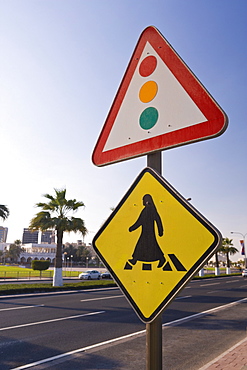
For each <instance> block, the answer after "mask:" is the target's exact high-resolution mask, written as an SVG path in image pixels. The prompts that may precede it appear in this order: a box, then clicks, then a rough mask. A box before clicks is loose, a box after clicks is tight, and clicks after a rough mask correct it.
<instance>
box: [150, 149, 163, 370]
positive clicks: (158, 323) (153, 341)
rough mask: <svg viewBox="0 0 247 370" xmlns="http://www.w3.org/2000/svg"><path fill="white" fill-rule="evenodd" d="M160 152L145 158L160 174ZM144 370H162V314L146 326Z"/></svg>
mask: <svg viewBox="0 0 247 370" xmlns="http://www.w3.org/2000/svg"><path fill="white" fill-rule="evenodd" d="M161 165H162V163H161V152H156V153H151V154H148V156H147V166H148V167H150V168H152V169H154V170H156V171H157V172H158V173H159V174H161V172H162V169H161ZM146 370H162V314H160V315H159V316H157V317H156V318H155V319H154V320H153V321H152V322H151V323H148V324H146Z"/></svg>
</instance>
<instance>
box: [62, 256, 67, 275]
mask: <svg viewBox="0 0 247 370" xmlns="http://www.w3.org/2000/svg"><path fill="white" fill-rule="evenodd" d="M66 256H67V252H64V254H63V261H64V264H65V271H66Z"/></svg>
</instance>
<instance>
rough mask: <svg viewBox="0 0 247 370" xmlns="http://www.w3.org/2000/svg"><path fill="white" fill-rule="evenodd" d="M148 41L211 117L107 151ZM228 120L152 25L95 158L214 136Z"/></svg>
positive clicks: (101, 160) (107, 159)
mask: <svg viewBox="0 0 247 370" xmlns="http://www.w3.org/2000/svg"><path fill="white" fill-rule="evenodd" d="M147 41H148V42H149V43H150V44H151V45H152V47H153V48H154V50H155V51H156V52H157V53H158V54H159V56H160V58H161V59H162V60H163V61H164V63H165V64H166V66H167V67H168V68H169V69H170V71H171V72H172V73H173V75H174V76H175V77H176V79H177V80H178V81H179V82H180V84H181V85H182V86H183V88H184V89H185V90H186V92H187V93H188V94H189V96H190V97H191V98H192V100H193V101H194V103H195V104H196V105H197V106H198V108H199V109H200V110H201V112H202V113H203V114H204V116H205V117H206V118H207V121H205V122H202V123H199V124H197V125H193V126H190V127H185V128H183V129H180V130H177V131H173V132H170V133H166V134H162V135H160V136H157V137H153V138H150V139H146V140H142V141H139V142H136V143H133V144H129V145H126V146H123V147H118V148H115V149H112V150H109V151H105V152H103V149H104V146H105V143H106V141H107V139H108V136H109V134H110V132H111V129H112V127H113V125H114V122H115V119H116V117H117V114H118V111H119V109H120V107H121V104H122V102H123V99H124V96H125V94H126V92H127V90H128V87H129V85H130V83H131V79H132V76H133V74H134V72H135V70H136V68H137V65H138V61H139V58H140V56H141V54H142V51H143V49H144V47H145V45H146V42H147ZM227 124H228V119H227V116H226V114H225V113H224V111H223V110H222V109H221V108H220V107H219V105H218V104H217V103H216V102H215V100H214V99H213V98H212V97H211V95H210V94H209V93H208V91H207V90H206V89H205V87H204V86H203V85H202V84H201V82H200V81H199V80H198V79H197V78H196V76H195V75H194V74H193V73H192V72H191V70H190V69H189V68H188V66H187V65H186V64H185V63H184V61H183V60H182V59H181V58H180V57H179V56H178V54H177V53H176V52H175V50H174V49H173V48H172V47H171V45H170V44H169V43H168V42H167V40H166V39H165V38H164V37H163V36H162V35H161V33H160V32H159V31H158V30H157V29H156V28H155V27H152V26H150V27H147V28H146V29H145V30H144V31H143V32H142V34H141V36H140V38H139V40H138V42H137V45H136V48H135V50H134V53H133V55H132V57H131V60H130V62H129V65H128V67H127V70H126V72H125V74H124V77H123V79H122V82H121V84H120V87H119V89H118V91H117V94H116V97H115V99H114V101H113V104H112V106H111V109H110V111H109V114H108V116H107V119H106V121H105V124H104V126H103V129H102V131H101V133H100V136H99V138H98V141H97V143H96V146H95V148H94V152H93V156H92V160H93V163H94V164H95V165H96V166H104V165H106V164H111V163H116V162H120V161H123V160H126V159H130V158H135V157H139V156H142V155H145V154H148V153H152V152H156V151H160V150H165V149H169V148H173V147H176V146H180V145H185V144H189V143H192V142H196V141H200V140H205V139H209V138H213V137H216V136H219V135H221V134H222V133H223V132H224V131H225V130H226V128H227Z"/></svg>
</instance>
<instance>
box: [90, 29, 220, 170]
mask: <svg viewBox="0 0 247 370" xmlns="http://www.w3.org/2000/svg"><path fill="white" fill-rule="evenodd" d="M226 127H227V116H226V115H225V113H224V112H223V111H222V109H221V108H220V107H219V106H218V104H217V103H216V102H215V101H214V100H213V98H212V97H211V96H210V95H209V93H208V92H207V90H206V89H205V88H204V87H203V86H202V84H201V83H200V82H199V80H198V79H197V78H196V77H195V75H194V74H193V73H192V72H191V71H190V69H189V68H188V67H187V66H186V64H185V63H184V62H183V60H182V59H181V58H180V57H179V56H178V54H177V53H176V52H175V51H174V49H173V48H172V47H171V45H170V44H169V43H168V42H167V40H166V39H165V38H164V37H163V36H162V35H161V34H160V33H159V31H158V30H157V29H156V28H154V27H148V28H146V29H145V30H144V31H143V33H142V34H141V36H140V38H139V40H138V43H137V46H136V48H135V50H134V53H133V55H132V57H131V60H130V62H129V65H128V68H127V70H126V73H125V75H124V77H123V80H122V82H121V84H120V87H119V89H118V92H117V95H116V97H115V100H114V102H113V104H112V107H111V109H110V112H109V114H108V117H107V119H106V122H105V125H104V127H103V129H102V131H101V134H100V136H99V139H98V142H97V144H96V146H95V149H94V152H93V162H94V164H95V165H97V166H103V165H106V164H110V163H115V162H119V161H122V160H126V159H128V158H134V157H138V156H141V155H144V154H147V153H151V152H155V151H159V150H164V149H169V148H172V147H175V146H179V145H184V144H188V143H192V142H195V141H199V140H204V139H208V138H212V137H215V136H218V135H220V134H222V133H223V132H224V131H225V129H226Z"/></svg>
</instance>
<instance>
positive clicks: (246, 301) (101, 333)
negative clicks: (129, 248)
mask: <svg viewBox="0 0 247 370" xmlns="http://www.w3.org/2000/svg"><path fill="white" fill-rule="evenodd" d="M163 324H164V328H163V368H164V369H169V370H176V369H185V370H196V369H199V368H200V367H201V366H203V365H204V364H206V363H207V362H209V361H211V360H212V359H213V358H215V357H216V356H218V355H219V354H220V353H222V352H223V351H225V350H226V349H228V348H229V347H231V346H232V345H233V344H235V343H237V342H238V341H240V340H241V339H243V338H244V337H245V336H246V328H247V279H244V278H242V277H238V276H237V277H227V278H217V279H205V280H193V281H191V282H190V283H189V284H188V286H187V287H186V288H185V289H184V290H183V291H182V292H181V294H180V295H179V296H178V297H177V298H176V299H175V300H174V301H173V303H172V304H171V305H170V306H169V307H168V308H167V309H166V310H165V312H164V313H163ZM145 354H146V349H145V324H143V323H142V322H141V321H140V319H139V318H138V317H137V315H136V314H135V312H134V311H133V309H132V308H131V307H130V305H129V303H128V301H127V300H126V298H125V297H124V296H123V294H122V292H121V291H120V290H119V289H118V288H109V289H100V290H99V289H98V290H90V291H84V292H81V291H80V292H70V293H65V292H63V293H61V292H60V293H56V294H55V293H52V294H51V293H46V294H45V293H43V294H30V295H17V296H8V297H7V296H6V297H0V369H1V370H7V369H16V370H17V369H18V370H22V369H35V370H37V369H52V370H55V369H57V370H58V369H59V370H67V369H69V370H77V369H84V370H85V369H108V370H109V369H119V370H120V369H127V370H132V369H133V370H134V369H135V370H140V369H145Z"/></svg>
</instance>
